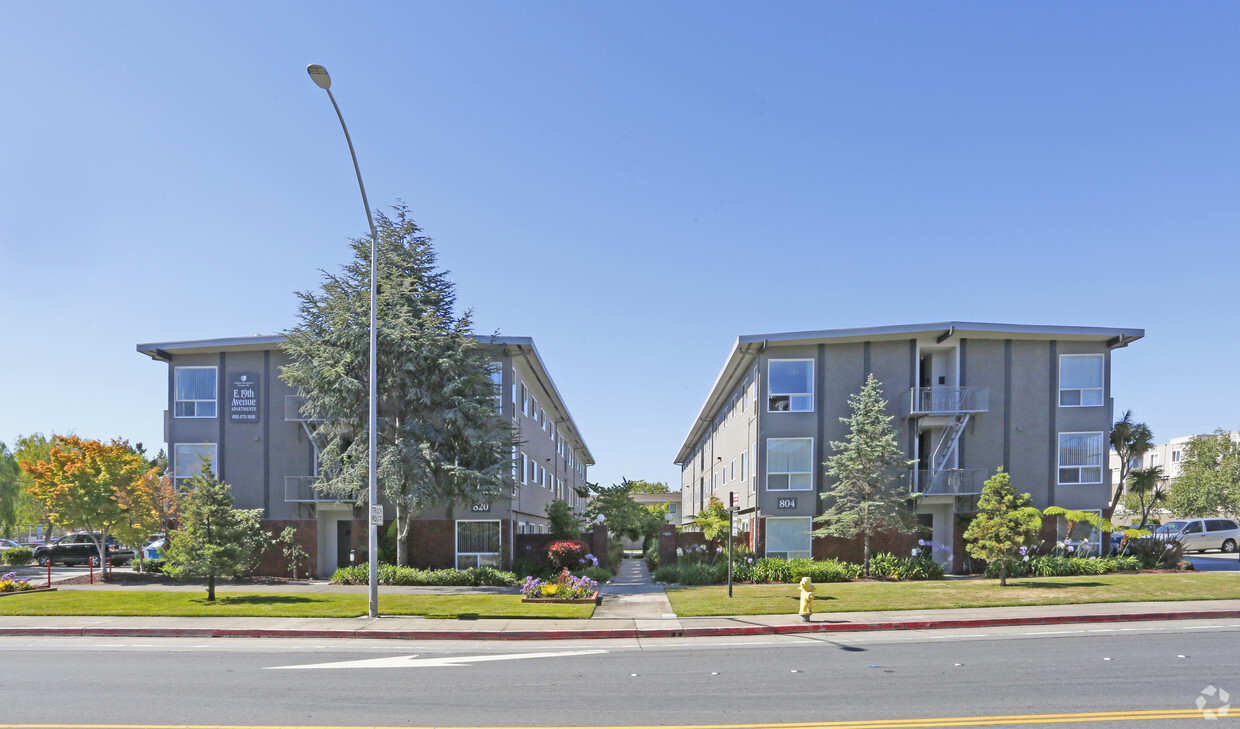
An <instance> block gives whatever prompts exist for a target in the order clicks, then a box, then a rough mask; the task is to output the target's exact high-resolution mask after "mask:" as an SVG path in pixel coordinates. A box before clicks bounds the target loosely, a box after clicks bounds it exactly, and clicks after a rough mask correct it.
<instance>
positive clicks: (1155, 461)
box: [1150, 453, 1158, 468]
mask: <svg viewBox="0 0 1240 729" xmlns="http://www.w3.org/2000/svg"><path fill="white" fill-rule="evenodd" d="M1157 465H1158V454H1157V453H1151V454H1150V468H1154V467H1155V466H1157Z"/></svg>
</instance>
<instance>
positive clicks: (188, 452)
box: [172, 443, 215, 489]
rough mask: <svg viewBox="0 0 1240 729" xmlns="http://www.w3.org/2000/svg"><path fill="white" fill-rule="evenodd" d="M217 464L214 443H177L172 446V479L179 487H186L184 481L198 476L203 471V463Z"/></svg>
mask: <svg viewBox="0 0 1240 729" xmlns="http://www.w3.org/2000/svg"><path fill="white" fill-rule="evenodd" d="M204 463H210V464H212V468H214V465H215V444H214V443H177V444H176V445H174V446H173V447H172V481H173V485H174V486H176V487H177V488H178V489H180V488H184V486H183V484H182V482H183V481H188V480H189V479H191V478H193V477H194V476H197V475H198V474H199V473H200V472H201V471H202V464H204Z"/></svg>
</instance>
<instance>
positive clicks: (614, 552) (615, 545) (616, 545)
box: [598, 527, 624, 570]
mask: <svg viewBox="0 0 1240 729" xmlns="http://www.w3.org/2000/svg"><path fill="white" fill-rule="evenodd" d="M598 528H601V527H598ZM623 561H624V545H623V544H621V543H620V540H619V539H608V540H607V564H609V565H611V568H612V569H615V570H618V569H620V563H621V562H623Z"/></svg>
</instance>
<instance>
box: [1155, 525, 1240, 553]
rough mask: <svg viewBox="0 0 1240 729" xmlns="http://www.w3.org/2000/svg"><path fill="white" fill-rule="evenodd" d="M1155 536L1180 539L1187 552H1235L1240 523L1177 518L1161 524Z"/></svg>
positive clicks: (1239, 533) (1239, 537)
mask: <svg viewBox="0 0 1240 729" xmlns="http://www.w3.org/2000/svg"><path fill="white" fill-rule="evenodd" d="M1154 536H1155V537H1157V538H1159V539H1178V540H1180V542H1181V543H1182V544H1183V545H1184V551H1185V552H1204V551H1206V550H1207V549H1218V550H1221V551H1223V552H1235V551H1236V545H1237V544H1238V543H1240V524H1237V523H1236V522H1235V520H1234V519H1177V520H1176V521H1169V522H1167V523H1166V524H1163V525H1162V526H1160V527H1159V528H1158V531H1156V532H1154Z"/></svg>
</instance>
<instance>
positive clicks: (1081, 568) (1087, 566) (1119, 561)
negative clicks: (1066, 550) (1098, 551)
mask: <svg viewBox="0 0 1240 729" xmlns="http://www.w3.org/2000/svg"><path fill="white" fill-rule="evenodd" d="M1139 569H1141V561H1140V560H1139V559H1137V558H1136V557H1102V558H1097V557H1062V556H1057V555H1046V556H1042V557H1031V558H1029V559H1025V560H1019V561H1016V560H1013V561H1011V562H1009V563H1008V570H1007V573H1008V577H1029V576H1035V577H1074V576H1077V575H1104V574H1107V573H1108V572H1135V571H1136V570H1139ZM986 576H987V577H990V578H997V577H998V576H999V565H998V562H992V563H990V564H988V565H986Z"/></svg>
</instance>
